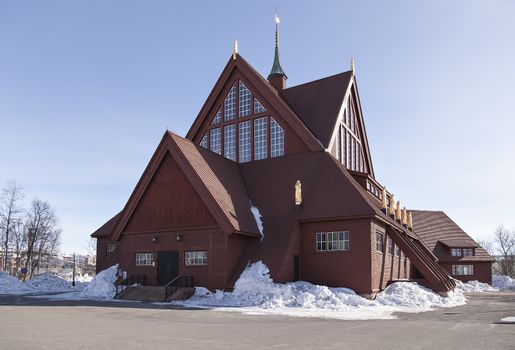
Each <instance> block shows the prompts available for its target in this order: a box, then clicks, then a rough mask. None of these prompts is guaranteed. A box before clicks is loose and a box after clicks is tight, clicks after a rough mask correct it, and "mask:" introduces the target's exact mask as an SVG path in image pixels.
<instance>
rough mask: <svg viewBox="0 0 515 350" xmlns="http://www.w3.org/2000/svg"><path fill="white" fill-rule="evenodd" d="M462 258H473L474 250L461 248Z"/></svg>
mask: <svg viewBox="0 0 515 350" xmlns="http://www.w3.org/2000/svg"><path fill="white" fill-rule="evenodd" d="M463 256H474V248H463Z"/></svg>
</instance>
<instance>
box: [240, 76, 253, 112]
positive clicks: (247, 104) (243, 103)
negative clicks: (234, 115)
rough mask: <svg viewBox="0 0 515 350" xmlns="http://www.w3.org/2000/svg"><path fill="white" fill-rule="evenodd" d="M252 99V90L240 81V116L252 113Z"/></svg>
mask: <svg viewBox="0 0 515 350" xmlns="http://www.w3.org/2000/svg"><path fill="white" fill-rule="evenodd" d="M251 100H252V97H251V93H250V90H249V89H247V87H246V86H245V84H243V82H241V81H240V117H246V116H248V115H250V114H251Z"/></svg>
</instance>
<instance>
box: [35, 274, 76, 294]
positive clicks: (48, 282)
mask: <svg viewBox="0 0 515 350" xmlns="http://www.w3.org/2000/svg"><path fill="white" fill-rule="evenodd" d="M25 285H26V286H28V287H29V288H31V289H33V290H35V291H38V292H56V291H71V290H77V289H80V288H81V287H82V288H84V285H83V284H82V283H77V284H76V287H73V286H72V283H71V282H70V281H67V280H65V279H64V278H62V277H59V276H56V275H53V274H51V273H44V274H41V275H38V276H36V277H33V278H31V279H30V280H28V281H27V282H25Z"/></svg>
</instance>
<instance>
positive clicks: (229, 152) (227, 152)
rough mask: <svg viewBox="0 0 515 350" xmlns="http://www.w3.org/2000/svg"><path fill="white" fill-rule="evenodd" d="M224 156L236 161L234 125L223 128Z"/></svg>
mask: <svg viewBox="0 0 515 350" xmlns="http://www.w3.org/2000/svg"><path fill="white" fill-rule="evenodd" d="M224 156H225V158H228V159H230V160H236V125H235V124H231V125H227V126H225V127H224Z"/></svg>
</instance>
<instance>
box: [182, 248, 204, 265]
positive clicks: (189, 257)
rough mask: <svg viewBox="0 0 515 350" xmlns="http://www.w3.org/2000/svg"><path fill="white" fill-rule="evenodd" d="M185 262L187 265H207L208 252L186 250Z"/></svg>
mask: <svg viewBox="0 0 515 350" xmlns="http://www.w3.org/2000/svg"><path fill="white" fill-rule="evenodd" d="M184 263H185V264H186V265H187V266H191V265H207V252H206V251H193V252H186V253H185V254H184Z"/></svg>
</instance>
